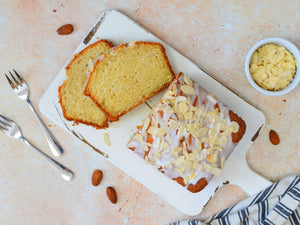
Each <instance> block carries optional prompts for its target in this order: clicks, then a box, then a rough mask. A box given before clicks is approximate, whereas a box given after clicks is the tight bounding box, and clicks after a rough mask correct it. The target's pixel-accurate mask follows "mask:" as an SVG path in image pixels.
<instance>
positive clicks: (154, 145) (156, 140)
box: [153, 137, 161, 149]
mask: <svg viewBox="0 0 300 225" xmlns="http://www.w3.org/2000/svg"><path fill="white" fill-rule="evenodd" d="M160 141H161V138H160V137H156V138H155V141H154V143H153V147H154V148H156V149H158V148H159V145H160Z"/></svg>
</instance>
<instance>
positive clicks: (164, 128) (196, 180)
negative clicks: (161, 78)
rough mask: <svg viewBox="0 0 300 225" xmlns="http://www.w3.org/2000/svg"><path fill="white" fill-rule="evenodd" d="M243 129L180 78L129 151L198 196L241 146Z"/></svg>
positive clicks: (183, 76) (212, 99)
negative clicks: (234, 150)
mask: <svg viewBox="0 0 300 225" xmlns="http://www.w3.org/2000/svg"><path fill="white" fill-rule="evenodd" d="M245 131H246V124H245V122H244V120H243V119H242V118H240V117H239V116H238V115H236V114H235V113H234V112H233V111H232V110H230V109H228V107H227V106H226V105H224V104H223V103H222V102H220V101H219V100H218V99H217V98H216V97H214V96H213V95H212V94H210V93H208V92H207V91H206V90H204V89H203V88H202V87H201V86H200V85H199V84H197V83H196V82H194V81H192V80H191V79H190V78H189V77H188V76H187V75H186V74H183V73H179V74H178V75H177V77H176V79H175V80H174V81H173V82H172V83H171V85H170V87H169V88H168V90H167V91H166V93H165V94H164V96H163V98H162V100H161V101H160V102H159V104H158V105H157V106H156V107H155V108H154V109H153V110H152V112H151V114H150V115H149V117H147V118H146V119H145V120H144V122H143V125H142V126H140V127H139V128H138V131H137V132H136V133H135V134H134V136H133V138H132V139H131V140H130V141H129V142H128V144H127V145H128V148H129V149H131V150H133V151H134V152H135V153H137V154H138V155H139V156H140V157H142V158H144V159H145V161H146V163H149V164H151V165H153V166H154V167H155V168H157V169H158V170H159V171H161V172H162V173H164V174H165V175H166V176H168V177H169V178H171V179H173V180H174V181H176V182H178V183H179V184H181V185H182V186H184V187H185V188H187V189H188V190H189V191H190V192H192V193H196V192H199V191H201V190H202V189H203V188H205V186H206V185H207V184H208V182H209V181H210V180H211V179H212V177H213V176H214V175H217V176H218V175H220V174H221V171H222V168H223V167H224V164H225V160H226V159H227V157H228V156H229V155H230V153H231V152H232V151H233V149H234V148H235V146H236V145H237V143H238V142H239V141H240V140H241V138H242V137H243V135H244V133H245Z"/></svg>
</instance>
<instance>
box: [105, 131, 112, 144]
mask: <svg viewBox="0 0 300 225" xmlns="http://www.w3.org/2000/svg"><path fill="white" fill-rule="evenodd" d="M103 140H104V143H105V144H106V145H108V146H111V143H110V138H109V135H108V133H104V134H103Z"/></svg>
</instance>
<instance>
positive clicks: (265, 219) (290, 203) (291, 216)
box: [171, 176, 300, 225]
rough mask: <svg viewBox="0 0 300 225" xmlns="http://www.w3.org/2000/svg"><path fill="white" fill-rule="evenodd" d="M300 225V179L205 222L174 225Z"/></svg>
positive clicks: (278, 184) (280, 184) (277, 185)
mask: <svg viewBox="0 0 300 225" xmlns="http://www.w3.org/2000/svg"><path fill="white" fill-rule="evenodd" d="M204 224H211V225H229V224H230V225H240V224H242V225H255V224H259V225H265V224H266V225H300V177H299V176H290V177H286V178H284V179H282V180H281V181H278V182H276V183H274V184H273V185H271V186H270V187H268V188H266V189H265V190H263V191H261V192H260V193H258V194H257V195H255V196H252V197H249V198H247V199H245V200H243V201H241V202H239V203H238V204H236V205H235V206H233V207H231V208H229V209H226V210H223V211H222V212H220V213H217V214H215V215H214V216H212V217H211V218H209V219H208V220H206V221H205V222H199V221H197V220H189V221H179V222H175V223H172V224H171V225H204Z"/></svg>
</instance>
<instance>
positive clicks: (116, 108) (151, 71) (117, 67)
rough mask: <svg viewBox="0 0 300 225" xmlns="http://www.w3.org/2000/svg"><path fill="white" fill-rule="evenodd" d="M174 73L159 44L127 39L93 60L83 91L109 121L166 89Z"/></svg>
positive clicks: (114, 119)
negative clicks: (128, 41) (96, 59)
mask: <svg viewBox="0 0 300 225" xmlns="http://www.w3.org/2000/svg"><path fill="white" fill-rule="evenodd" d="M174 78H175V75H174V73H173V71H172V69H171V66H170V63H169V61H168V58H167V55H166V53H165V49H164V47H163V46H162V45H161V44H159V43H152V42H130V43H129V44H126V45H125V44H121V45H120V46H118V47H115V48H114V49H113V50H112V51H111V53H110V54H106V55H104V57H103V58H102V59H101V60H99V61H97V62H96V63H95V65H94V69H93V71H92V72H91V75H90V77H89V80H88V82H87V85H86V87H85V90H84V94H85V95H87V96H90V97H91V98H92V99H93V101H94V102H95V103H96V104H97V105H98V106H99V107H100V108H101V109H102V110H103V112H104V113H105V114H106V116H107V118H108V119H109V120H110V121H116V120H118V119H119V117H120V116H122V115H123V114H125V113H126V112H128V111H130V110H131V109H133V108H134V107H136V106H138V105H139V104H141V103H143V102H144V101H145V100H147V99H148V98H150V97H152V96H154V95H155V94H157V93H158V92H160V91H161V90H163V89H165V88H167V87H168V86H169V84H170V83H171V82H172V80H173V79H174Z"/></svg>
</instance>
